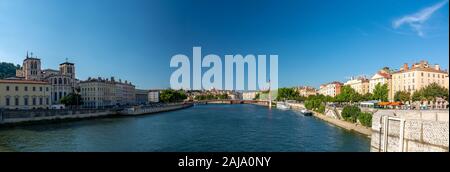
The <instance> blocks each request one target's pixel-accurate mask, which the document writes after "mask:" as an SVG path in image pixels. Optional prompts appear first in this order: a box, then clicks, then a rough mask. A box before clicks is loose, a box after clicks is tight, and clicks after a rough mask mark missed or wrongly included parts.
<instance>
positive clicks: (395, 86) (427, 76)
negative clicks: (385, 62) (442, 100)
mask: <svg viewBox="0 0 450 172" xmlns="http://www.w3.org/2000/svg"><path fill="white" fill-rule="evenodd" d="M431 83H437V84H438V85H440V86H442V87H445V88H447V89H448V88H449V85H448V72H447V71H444V70H442V69H441V68H440V66H439V65H437V64H436V65H430V64H428V62H427V61H421V62H419V63H415V64H413V65H412V66H411V67H410V66H408V64H407V63H405V64H404V65H403V67H402V68H401V69H400V70H398V71H396V72H394V73H393V74H392V91H393V94H395V93H396V92H398V91H407V92H410V93H411V94H412V93H414V92H415V91H417V90H419V89H421V88H423V87H426V86H427V85H430V84H431Z"/></svg>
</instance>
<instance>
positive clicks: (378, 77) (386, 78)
mask: <svg viewBox="0 0 450 172" xmlns="http://www.w3.org/2000/svg"><path fill="white" fill-rule="evenodd" d="M377 84H381V85H384V84H387V86H388V90H389V92H388V99H389V100H391V99H392V98H393V97H394V94H393V92H392V75H391V74H390V73H389V72H388V71H385V70H380V71H378V72H377V73H376V74H375V75H373V76H372V78H370V80H369V93H371V94H373V91H374V90H375V87H376V86H377Z"/></svg>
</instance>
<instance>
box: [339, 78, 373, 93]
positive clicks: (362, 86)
mask: <svg viewBox="0 0 450 172" xmlns="http://www.w3.org/2000/svg"><path fill="white" fill-rule="evenodd" d="M344 85H348V86H350V87H352V88H353V89H354V90H355V91H356V92H357V93H359V94H361V95H364V94H367V93H369V80H368V79H366V78H364V77H357V78H352V79H350V80H348V81H347V82H345V84H344Z"/></svg>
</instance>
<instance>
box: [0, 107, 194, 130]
mask: <svg viewBox="0 0 450 172" xmlns="http://www.w3.org/2000/svg"><path fill="white" fill-rule="evenodd" d="M191 106H192V104H169V105H164V106H158V107H150V106H147V107H145V106H144V107H133V108H127V109H124V110H114V109H63V110H54V109H49V110H2V111H0V117H1V118H0V128H1V127H13V126H17V125H34V124H47V123H59V122H69V121H78V120H87V119H95V118H107V117H108V118H110V117H126V116H135V115H147V114H153V113H161V112H167V111H174V110H179V109H184V108H188V107H191Z"/></svg>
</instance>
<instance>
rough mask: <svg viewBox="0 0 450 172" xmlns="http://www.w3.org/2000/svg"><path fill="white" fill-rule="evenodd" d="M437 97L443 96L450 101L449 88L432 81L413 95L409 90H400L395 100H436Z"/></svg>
mask: <svg viewBox="0 0 450 172" xmlns="http://www.w3.org/2000/svg"><path fill="white" fill-rule="evenodd" d="M437 98H442V99H444V100H447V101H449V93H448V89H447V88H444V87H441V86H439V85H438V84H436V83H432V84H430V85H428V86H426V87H423V88H422V89H420V90H417V91H415V92H414V93H413V94H412V95H411V94H410V93H409V92H407V91H399V92H396V93H395V95H394V100H395V101H402V102H407V101H436V99H437Z"/></svg>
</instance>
